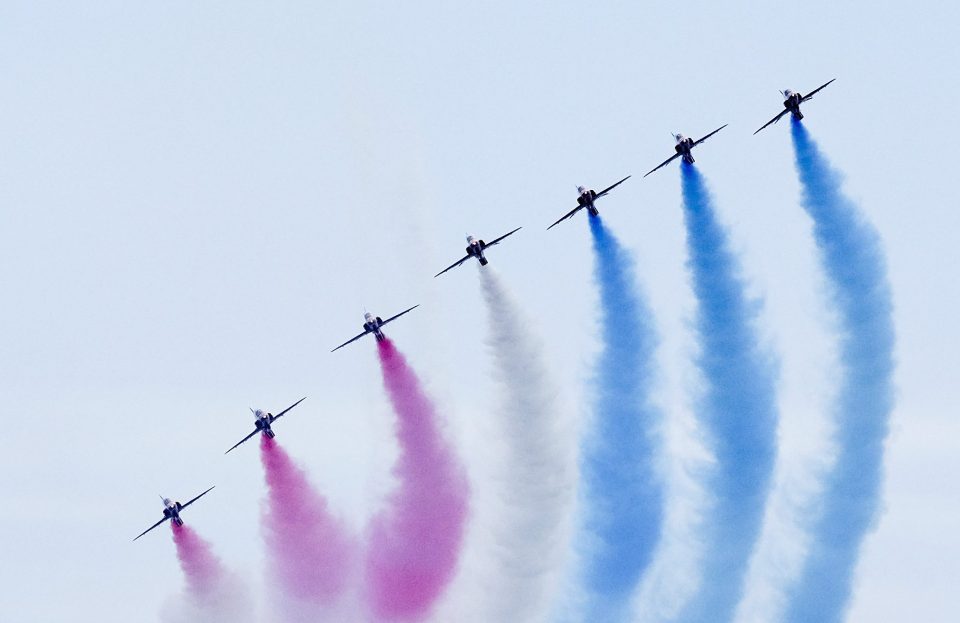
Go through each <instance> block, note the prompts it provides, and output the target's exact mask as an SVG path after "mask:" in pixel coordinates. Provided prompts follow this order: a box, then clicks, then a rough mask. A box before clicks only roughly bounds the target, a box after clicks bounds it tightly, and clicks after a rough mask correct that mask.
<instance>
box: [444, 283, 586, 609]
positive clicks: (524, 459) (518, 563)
mask: <svg viewBox="0 0 960 623" xmlns="http://www.w3.org/2000/svg"><path fill="white" fill-rule="evenodd" d="M480 273H481V283H482V286H483V287H482V292H483V298H484V301H485V302H486V306H487V311H488V319H489V328H490V335H489V338H488V339H487V346H488V348H489V351H490V355H491V357H492V359H493V365H494V374H493V376H494V380H495V381H496V384H497V387H498V388H499V390H500V399H499V401H498V402H497V403H496V404H495V405H494V406H493V408H492V409H490V410H489V411H486V412H483V413H478V414H477V415H478V417H487V418H490V422H489V424H490V426H488V427H487V430H490V431H491V436H492V437H494V439H491V440H485V442H484V443H485V445H487V444H488V443H489V442H490V441H493V442H494V445H495V446H496V447H497V450H498V456H491V457H490V460H489V461H488V462H487V464H486V465H485V469H486V470H489V472H488V473H489V475H490V477H491V478H492V481H493V482H494V483H495V485H494V487H495V489H494V491H493V493H492V494H491V495H490V496H489V497H490V500H489V503H484V504H482V505H481V504H477V505H476V506H475V514H474V525H473V526H472V528H473V531H474V534H475V535H476V536H475V540H474V543H473V548H472V549H473V552H471V555H470V556H469V559H468V560H467V561H466V562H465V570H464V573H463V574H462V577H464V578H467V580H466V581H467V582H469V588H466V589H465V590H464V591H463V592H464V593H465V594H466V596H467V600H466V602H464V601H460V603H458V604H456V608H457V612H456V615H457V616H456V618H457V620H458V621H464V620H468V621H476V622H477V623H481V622H482V623H489V622H490V621H510V622H511V623H534V622H537V621H543V620H545V619H547V618H548V617H549V614H550V612H551V608H552V607H553V605H554V602H555V598H556V593H557V591H558V589H559V588H560V584H561V581H562V574H563V569H564V567H565V561H566V558H567V555H568V551H569V547H568V543H569V538H570V534H571V524H572V512H573V506H574V500H575V451H574V450H575V446H574V441H575V437H574V435H573V434H571V432H570V431H569V425H570V419H569V418H568V417H567V415H566V413H567V412H566V410H565V409H564V407H563V404H562V402H561V400H560V397H559V392H558V390H557V385H556V383H555V382H554V381H553V379H552V378H551V377H550V374H549V372H548V366H547V364H546V355H545V353H544V348H543V344H542V342H541V341H540V339H538V338H537V337H536V336H535V335H534V334H533V333H532V331H531V329H532V327H531V324H530V322H528V321H527V320H526V319H525V318H524V317H523V315H522V313H521V311H520V310H519V309H518V307H517V304H516V303H515V301H514V299H513V297H512V295H511V294H510V293H509V292H508V291H507V289H506V288H505V287H504V285H503V284H502V282H501V281H500V279H499V277H498V276H497V274H496V273H495V272H494V271H493V270H492V269H491V268H490V267H487V268H484V269H482V270H480Z"/></svg>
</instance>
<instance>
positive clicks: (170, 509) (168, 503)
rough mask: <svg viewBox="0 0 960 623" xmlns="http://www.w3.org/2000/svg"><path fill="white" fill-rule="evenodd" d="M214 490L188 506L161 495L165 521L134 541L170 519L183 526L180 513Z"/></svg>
mask: <svg viewBox="0 0 960 623" xmlns="http://www.w3.org/2000/svg"><path fill="white" fill-rule="evenodd" d="M212 490H213V487H210V488H209V489H207V490H206V491H204V492H203V493H201V494H200V495H198V496H197V497H195V498H193V499H192V500H190V501H189V502H187V503H186V504H181V503H180V502H174V501H173V500H171V499H170V498H165V497H163V496H162V495H161V496H160V499H161V500H163V519H161V520H160V521H158V522H157V523H155V524H153V525H152V526H150V527H149V528H147V529H146V530H144V531H143V532H141V533H140V534H138V535H137V536H136V538H135V539H133V540H134V541H136V540H137V539H139V538H140V537H142V536H143V535H144V534H146V533H148V532H150V531H151V530H153V529H154V528H156V527H157V526H159V525H160V524H162V523H163V522H165V521H166V520H168V519H169V520H171V521H173V523H175V524H177V525H178V526H182V525H183V519H181V518H180V511H182V510H183V509H185V508H186V507H188V506H190V505H191V504H193V503H194V502H196V501H197V500H199V499H200V498H202V497H203V496H205V495H206V494H208V493H210V492H211V491H212Z"/></svg>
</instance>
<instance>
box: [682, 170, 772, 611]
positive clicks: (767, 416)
mask: <svg viewBox="0 0 960 623" xmlns="http://www.w3.org/2000/svg"><path fill="white" fill-rule="evenodd" d="M681 171H682V173H681V175H682V182H683V208H684V221H685V223H686V229H687V248H688V254H689V258H688V261H687V266H688V269H689V270H690V272H691V273H692V277H693V289H694V293H695V295H696V299H697V306H698V309H697V316H696V331H697V337H698V342H699V347H700V352H699V355H698V359H697V366H698V368H699V369H700V372H701V374H702V375H703V380H704V383H705V387H704V393H703V396H702V397H701V399H700V401H699V402H698V404H697V405H696V412H697V420H698V422H699V423H700V425H701V427H702V429H703V431H704V433H705V435H706V437H707V440H708V443H709V445H710V448H711V450H712V452H713V454H714V456H715V459H716V463H715V465H713V466H711V467H710V468H709V470H708V472H707V474H706V476H705V478H706V480H705V485H706V486H705V487H704V489H705V490H706V491H707V492H708V494H709V495H710V496H711V497H710V499H709V500H708V504H709V506H708V507H707V511H706V513H707V514H706V516H705V518H704V525H703V532H702V534H703V541H704V546H705V551H704V552H703V561H702V565H701V568H702V571H703V575H702V578H701V585H700V588H699V590H698V591H697V593H696V594H695V595H694V596H693V597H692V599H691V600H690V602H689V603H688V604H687V605H686V606H685V607H684V609H683V611H682V612H681V613H680V617H679V620H680V621H689V622H691V623H708V622H709V623H723V622H724V621H730V620H731V619H732V618H733V615H734V611H735V609H736V606H737V603H738V602H739V601H740V598H741V596H742V594H743V582H744V576H745V574H746V571H747V567H748V564H749V561H750V556H751V553H752V552H753V549H754V546H755V544H756V541H757V539H758V537H759V535H760V530H761V527H762V523H763V513H764V507H765V504H766V501H767V497H768V493H769V490H770V484H771V480H772V478H771V476H772V472H773V468H774V462H775V458H776V428H777V406H776V389H775V379H774V373H775V367H776V366H775V365H774V362H773V361H771V360H770V358H769V357H767V356H765V355H764V354H763V353H762V352H761V349H760V348H759V345H758V342H757V337H756V333H755V328H754V326H753V325H754V317H755V312H756V308H757V306H756V305H755V304H754V303H752V302H750V301H748V300H747V299H746V296H745V294H744V284H743V278H742V277H741V275H740V268H739V266H738V262H737V260H736V258H735V257H734V255H733V253H732V252H731V251H730V249H729V243H728V240H727V233H726V231H725V230H724V228H723V227H722V226H721V225H720V224H719V223H718V222H717V218H716V214H715V211H714V208H713V205H712V200H711V197H710V193H709V191H708V190H707V187H706V183H705V182H704V179H703V177H702V176H701V175H700V172H699V171H697V169H696V168H695V167H694V166H692V165H689V164H686V163H683V164H682V165H681Z"/></svg>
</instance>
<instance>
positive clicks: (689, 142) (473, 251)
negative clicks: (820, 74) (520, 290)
mask: <svg viewBox="0 0 960 623" xmlns="http://www.w3.org/2000/svg"><path fill="white" fill-rule="evenodd" d="M834 80H836V78H834V79H832V80H830V81H828V82H826V83H824V84H822V85H820V86H819V87H817V88H816V89H814V90H812V91H810V92H809V93H807V94H805V95H804V94H802V93H799V92H794V91H791V90H790V89H786V90H784V91H781V92H780V93H781V94H782V95H783V108H784V109H783V110H782V111H780V112H779V113H778V114H777V115H776V116H775V117H774V118H773V119H771V120H770V121H768V122H767V123H765V124H764V125H763V126H761V127H760V129H759V130H757V131H756V132H754V135H756V134H757V133H759V132H760V131H761V130H763V129H765V128H767V127H768V126H770V125H773V124H774V123H776V122H778V121H780V119H781V118H783V117H784V116H785V115H787V114H788V113H790V114H792V115H793V117H794V118H795V119H798V120H799V119H803V113H801V112H800V104H803V103H804V102H808V101H810V100H811V99H812V98H813V96H814V95H815V94H817V93H819V92H820V91H821V90H822V89H824V88H825V87H827V86H828V85H829V84H830V83H832V82H833V81H834ZM725 127H727V125H726V124H724V125H722V126H720V127H719V128H717V129H716V130H714V131H713V132H710V133H709V134H707V135H706V136H704V137H702V138H699V139H697V140H694V139H692V138H687V137H685V136H684V135H683V134H674V135H673V137H674V139H675V141H676V145H675V146H674V151H675V152H676V153H674V154H673V155H672V156H670V157H669V158H667V159H666V160H664V161H663V162H661V163H660V164H658V165H657V166H656V167H654V168H653V169H651V170H650V171H648V172H647V173H646V174H645V175H644V177H647V176H648V175H650V174H651V173H653V172H654V171H657V170H659V169H662V168H663V167H665V166H667V165H668V164H670V163H671V162H673V161H674V160H676V159H677V158H681V159H682V160H683V162H685V163H687V164H693V163H694V159H693V153H692V152H693V148H694V147H697V146H698V145H700V144H701V143H703V142H704V141H706V140H707V139H708V138H710V137H711V136H713V135H714V134H716V133H717V132H719V131H720V130H722V129H724V128H725ZM630 177H631V176H629V175H628V176H626V177H625V178H623V179H622V180H620V181H618V182H616V183H615V184H612V185H611V186H608V187H606V188H604V189H603V190H601V191H600V192H596V191H594V190H593V189H589V190H588V189H586V188H585V187H583V186H578V187H577V193H578V196H577V206H576V207H575V208H573V209H572V210H570V211H569V212H567V213H566V214H564V215H563V216H561V217H560V218H559V219H557V220H556V221H555V222H554V223H553V224H551V225H550V226H549V227H547V229H548V230H550V229H553V228H554V227H555V226H557V225H559V224H560V223H562V222H563V221H565V220H567V219H568V218H570V217H572V216H573V215H575V214H576V213H577V212H579V211H580V210H584V209H585V210H586V211H587V213H588V214H589V215H590V216H591V217H595V216H599V214H600V211H599V210H598V209H597V206H596V201H597V199H600V198H601V197H604V196H606V195H607V194H608V193H609V192H610V191H612V190H613V189H614V188H616V187H617V186H619V185H620V184H623V183H624V182H626V181H627V180H628V179H630ZM520 229H521V228H520V227H517V228H516V229H514V230H512V231H509V232H507V233H506V234H504V235H502V236H500V237H499V238H495V239H494V240H493V241H491V242H484V241H483V240H482V239H477V238H475V237H474V236H469V235H468V236H467V248H466V255H465V256H464V257H462V258H461V259H459V260H457V261H456V262H454V263H453V264H451V265H450V266H448V267H446V268H444V269H443V270H441V271H440V272H439V273H437V274H436V275H434V277H439V276H440V275H442V274H444V273H446V272H447V271H449V270H452V269H454V268H456V267H458V266H461V265H462V264H463V263H464V262H466V261H467V260H469V259H470V258H476V260H477V262H479V264H480V266H486V265H487V264H488V263H489V260H488V259H487V257H486V255H485V253H484V252H485V251H486V249H488V248H490V247H492V246H494V245H496V244H499V243H500V242H502V241H503V240H504V239H506V238H507V237H509V236H512V235H513V234H515V233H517V232H518V231H520ZM417 307H419V305H414V306H413V307H410V308H407V309H405V310H403V311H402V312H400V313H399V314H396V315H394V316H390V317H389V318H387V319H386V320H383V319H382V318H380V317H379V316H374V315H373V314H371V313H370V312H365V313H364V315H363V332H362V333H360V334H359V335H357V336H354V337H352V338H350V339H349V340H347V341H346V342H344V343H343V344H341V345H340V346H337V347H336V348H334V349H333V350H332V351H331V352H335V351H338V350H340V349H341V348H343V347H344V346H346V345H348V344H352V343H353V342H356V341H357V340H359V339H360V338H362V337H364V336H365V335H369V334H371V333H372V334H373V335H374V337H375V338H376V340H377V341H378V342H382V341H383V340H385V339H386V335H384V333H383V327H384V325H386V324H388V323H390V322H393V321H394V320H396V319H397V318H400V317H401V316H403V315H404V314H407V313H409V312H411V311H413V310H414V309H416V308H417ZM304 400H306V397H304V398H301V399H300V400H298V401H296V402H295V403H293V404H292V405H290V406H289V407H287V408H286V409H284V410H283V411H281V412H280V413H278V414H277V415H273V414H272V413H270V412H266V413H264V412H263V411H262V410H260V409H251V411H252V412H253V416H254V430H253V431H252V432H251V433H249V434H248V435H247V436H246V437H244V438H243V439H241V440H240V441H238V442H237V443H236V444H234V445H233V446H231V447H230V449H229V450H227V452H226V453H225V454H228V453H230V452H231V451H232V450H234V449H236V448H237V447H238V446H240V445H241V444H243V443H244V442H246V441H248V440H249V439H251V438H252V437H254V436H255V435H256V434H257V433H260V434H261V435H263V436H265V437H269V438H271V439H272V438H273V437H274V436H275V435H276V433H274V432H273V428H272V425H273V423H274V422H275V421H276V420H278V419H279V418H281V417H283V416H284V415H285V414H286V413H287V412H288V411H290V410H291V409H293V408H294V407H296V406H297V405H299V404H300V403H301V402H303V401H304ZM212 490H213V487H210V488H209V489H207V490H206V491H204V492H203V493H201V494H200V495H198V496H196V497H195V498H193V499H191V500H189V501H188V502H187V503H186V504H181V503H180V502H175V501H172V500H170V499H169V498H165V497H163V496H161V499H162V500H163V518H162V519H161V520H160V521H158V522H157V523H155V524H153V525H152V526H150V527H149V528H147V529H146V530H144V531H143V532H141V533H140V534H138V535H137V536H136V538H134V539H133V540H134V541H136V540H137V539H139V538H140V537H142V536H143V535H145V534H146V533H148V532H150V531H151V530H153V529H154V528H156V527H158V526H159V525H160V524H162V523H164V522H166V521H167V520H170V521H172V522H173V523H175V524H177V525H180V526H182V525H183V519H181V517H180V512H181V511H182V510H183V509H185V508H187V507H188V506H190V505H191V504H193V503H194V502H196V501H197V500H199V499H200V498H202V497H203V496H205V495H206V494H207V493H209V492H210V491H212Z"/></svg>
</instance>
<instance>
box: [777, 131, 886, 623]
mask: <svg viewBox="0 0 960 623" xmlns="http://www.w3.org/2000/svg"><path fill="white" fill-rule="evenodd" d="M791 131H792V136H793V146H794V151H795V156H796V167H797V173H798V175H799V176H800V182H801V184H802V185H803V200H802V203H803V207H804V209H805V210H806V211H807V213H808V214H810V216H811V218H813V233H814V238H815V239H816V243H817V248H818V250H819V252H820V261H821V262H822V263H823V267H824V269H825V270H826V273H827V277H828V279H829V283H830V288H831V298H832V301H833V303H834V304H835V305H836V308H837V310H838V312H839V323H840V361H841V365H842V370H843V376H842V380H841V385H840V391H839V393H838V396H837V402H836V405H835V409H836V412H835V418H836V421H837V431H836V436H835V440H834V443H835V444H836V449H837V456H836V459H835V460H836V462H835V464H834V466H833V469H832V472H831V473H830V474H829V475H828V476H827V477H826V481H825V483H824V491H823V500H822V504H821V507H820V508H819V509H818V515H817V517H816V518H815V519H814V520H813V521H812V524H813V526H812V535H813V545H812V549H811V551H810V552H809V553H808V559H807V561H806V562H805V565H804V569H803V571H802V573H801V576H800V580H799V581H798V583H797V585H796V586H795V587H793V588H792V590H791V591H790V596H789V601H788V604H787V614H786V620H787V621H791V622H797V623H807V622H813V621H816V622H817V623H832V622H835V621H841V620H842V619H843V617H844V613H845V612H846V609H847V604H848V602H849V600H850V593H851V583H852V580H853V573H854V569H855V566H856V562H857V558H858V555H859V553H860V545H861V543H862V542H863V539H864V536H865V535H866V533H867V531H868V530H870V529H871V527H872V525H873V522H874V518H875V516H876V511H877V504H878V499H879V496H880V487H881V483H882V478H883V474H882V468H883V442H884V439H885V438H886V436H887V427H888V418H889V416H890V411H891V410H892V408H893V396H892V394H893V390H892V388H891V377H892V375H893V365H894V364H893V344H894V332H893V320H892V311H893V309H892V307H893V304H892V300H891V294H890V287H889V285H888V283H887V276H886V266H885V260H884V257H883V251H882V250H881V248H880V241H879V238H878V236H877V233H876V231H875V230H874V229H873V227H872V226H871V225H869V224H868V223H867V222H865V221H864V220H863V217H862V216H861V215H860V212H859V210H858V209H857V206H856V205H854V204H853V203H852V202H851V201H850V200H849V199H847V198H846V197H845V196H844V195H843V194H842V192H841V188H840V187H841V177H840V175H839V174H838V173H837V172H836V171H835V170H834V169H833V168H832V167H831V166H830V164H829V162H827V160H826V158H824V157H823V155H822V154H821V153H820V150H819V149H818V148H817V145H816V143H815V142H814V141H813V139H811V138H810V136H809V134H807V131H806V129H805V128H804V127H803V125H802V124H801V123H800V122H798V121H794V122H793V124H792V128H791Z"/></svg>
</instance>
